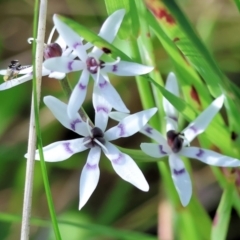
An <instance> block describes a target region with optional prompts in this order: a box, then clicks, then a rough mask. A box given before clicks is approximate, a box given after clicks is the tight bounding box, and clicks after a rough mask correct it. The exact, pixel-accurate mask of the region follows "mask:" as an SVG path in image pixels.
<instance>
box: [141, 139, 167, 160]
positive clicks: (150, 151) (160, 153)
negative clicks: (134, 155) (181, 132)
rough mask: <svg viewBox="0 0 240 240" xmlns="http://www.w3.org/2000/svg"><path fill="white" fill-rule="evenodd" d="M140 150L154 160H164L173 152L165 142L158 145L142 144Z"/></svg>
mask: <svg viewBox="0 0 240 240" xmlns="http://www.w3.org/2000/svg"><path fill="white" fill-rule="evenodd" d="M140 148H141V149H142V151H143V152H145V153H146V154H147V155H149V156H151V157H154V158H162V157H165V156H167V155H168V154H169V153H170V152H171V151H169V147H167V143H166V142H163V143H162V144H157V143H141V145H140Z"/></svg>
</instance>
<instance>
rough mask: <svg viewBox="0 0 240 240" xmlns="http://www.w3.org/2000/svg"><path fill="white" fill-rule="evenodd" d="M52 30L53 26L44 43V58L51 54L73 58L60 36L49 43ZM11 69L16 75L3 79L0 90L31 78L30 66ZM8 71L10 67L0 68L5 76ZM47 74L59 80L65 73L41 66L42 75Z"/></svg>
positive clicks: (0, 71)
mask: <svg viewBox="0 0 240 240" xmlns="http://www.w3.org/2000/svg"><path fill="white" fill-rule="evenodd" d="M54 31H55V27H54V28H53V29H52V31H51V33H50V35H49V38H48V41H47V43H46V44H45V49H44V58H45V59H49V58H51V57H53V56H55V57H56V56H68V57H69V58H71V59H74V58H75V57H76V55H75V54H74V53H73V52H72V49H70V48H66V44H65V43H64V41H63V39H62V38H61V36H59V37H58V39H57V40H56V41H55V42H54V43H51V40H52V36H53V34H54ZM32 41H34V39H33V38H29V39H28V42H29V43H31V42H32ZM23 67H24V66H23ZM12 70H13V71H15V73H16V74H15V75H16V77H14V78H12V79H9V80H7V81H5V82H4V83H2V84H0V91H2V90H6V89H9V88H12V87H15V86H17V85H19V84H21V83H24V82H26V81H29V80H31V79H32V78H33V68H32V66H29V67H26V68H23V69H22V70H19V71H17V69H15V70H14V69H12ZM8 71H11V68H9V69H3V70H0V75H4V76H6V75H7V74H8ZM18 75H22V76H20V77H17V76H18ZM47 75H48V77H50V78H56V79H59V80H61V79H63V78H64V77H65V76H66V74H65V73H63V72H56V71H51V70H48V69H46V68H45V67H44V66H43V68H42V76H47Z"/></svg>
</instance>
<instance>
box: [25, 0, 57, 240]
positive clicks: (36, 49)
mask: <svg viewBox="0 0 240 240" xmlns="http://www.w3.org/2000/svg"><path fill="white" fill-rule="evenodd" d="M38 9H39V21H38V24H37V18H38ZM46 16H47V0H41V1H40V4H39V0H36V1H35V9H34V34H33V35H34V38H35V39H37V46H36V43H35V42H34V44H33V55H34V56H33V57H34V58H33V59H34V62H33V65H34V68H33V76H34V77H33V95H32V104H31V116H30V126H29V140H28V159H27V167H26V177H25V190H24V201H23V214H22V228H21V240H28V239H29V231H30V216H31V206H32V204H31V202H32V190H33V176H34V162H35V150H36V130H37V133H38V140H39V144H38V145H40V152H41V150H42V149H41V136H40V125H39V117H38V109H39V101H40V91H41V80H42V59H43V48H44V36H45V26H46ZM37 26H38V30H36V29H37ZM36 35H37V38H36ZM35 129H36V130H35ZM44 164H45V163H44V159H43V158H42V159H41V165H42V172H43V179H44V186H45V190H46V195H47V199H48V204H49V208H50V214H51V217H52V221H53V226H54V230H55V234H56V238H57V239H61V237H60V233H59V230H58V226H57V222H56V216H55V214H54V208H53V204H52V201H51V193H50V190H49V185H48V181H47V180H48V179H47V173H46V169H44Z"/></svg>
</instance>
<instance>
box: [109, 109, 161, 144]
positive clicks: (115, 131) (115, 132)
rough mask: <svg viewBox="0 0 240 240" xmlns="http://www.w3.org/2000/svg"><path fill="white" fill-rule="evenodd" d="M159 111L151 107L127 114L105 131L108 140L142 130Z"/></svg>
mask: <svg viewBox="0 0 240 240" xmlns="http://www.w3.org/2000/svg"><path fill="white" fill-rule="evenodd" d="M156 112H157V108H151V109H148V110H144V111H141V112H138V113H135V114H132V115H129V116H127V117H126V118H124V119H123V120H121V121H120V122H119V124H118V125H117V126H115V127H113V128H110V129H109V130H108V131H106V133H105V138H106V139H107V140H108V141H111V140H115V139H118V138H121V137H129V136H132V135H133V134H134V133H136V132H138V131H139V130H141V129H142V128H143V127H144V126H145V125H146V124H147V122H148V121H149V119H150V118H151V117H152V116H153V115H154V114H155V113H156Z"/></svg>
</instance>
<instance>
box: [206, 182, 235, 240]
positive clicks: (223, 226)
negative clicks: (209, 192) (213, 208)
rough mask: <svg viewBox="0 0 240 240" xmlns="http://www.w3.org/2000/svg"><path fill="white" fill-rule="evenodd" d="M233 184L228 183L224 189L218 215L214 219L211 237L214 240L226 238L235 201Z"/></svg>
mask: <svg viewBox="0 0 240 240" xmlns="http://www.w3.org/2000/svg"><path fill="white" fill-rule="evenodd" d="M233 191H234V188H233V185H232V184H228V186H227V187H226V188H225V189H224V192H223V195H222V197H221V201H220V204H219V206H218V209H217V212H216V215H215V217H214V220H213V226H212V233H211V239H212V240H225V239H226V236H227V230H228V225H229V220H230V216H231V210H232V202H233Z"/></svg>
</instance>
